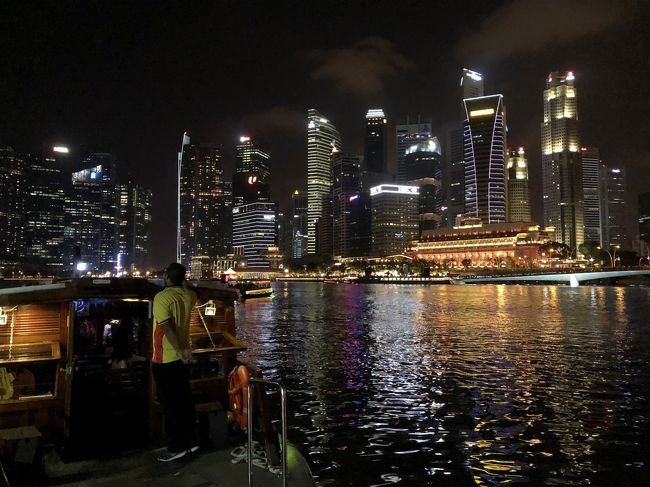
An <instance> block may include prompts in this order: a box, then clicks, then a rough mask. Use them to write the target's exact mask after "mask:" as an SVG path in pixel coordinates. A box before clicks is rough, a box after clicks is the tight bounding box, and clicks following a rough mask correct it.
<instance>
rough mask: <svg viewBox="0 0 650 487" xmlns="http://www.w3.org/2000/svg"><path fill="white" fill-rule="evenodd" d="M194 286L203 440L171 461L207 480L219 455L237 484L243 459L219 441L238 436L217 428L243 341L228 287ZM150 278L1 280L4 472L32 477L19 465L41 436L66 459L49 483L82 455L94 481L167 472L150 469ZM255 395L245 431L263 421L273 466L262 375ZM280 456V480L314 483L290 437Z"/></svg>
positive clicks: (216, 470) (0, 443) (125, 480)
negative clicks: (19, 283) (179, 460)
mask: <svg viewBox="0 0 650 487" xmlns="http://www.w3.org/2000/svg"><path fill="white" fill-rule="evenodd" d="M193 287H194V289H195V290H196V292H197V296H198V301H197V305H196V307H195V309H194V310H193V312H192V320H191V327H190V336H191V339H192V353H193V357H194V358H195V363H194V364H193V365H192V366H191V382H192V391H193V396H194V401H195V404H196V409H197V413H198V415H199V425H203V426H204V428H202V429H201V438H202V443H203V446H206V445H207V446H208V448H207V449H206V451H205V453H203V454H202V455H201V456H200V457H198V460H196V461H190V462H188V463H186V464H182V465H181V466H180V468H181V470H183V469H185V470H186V471H187V472H188V475H190V473H189V472H192V475H194V476H203V477H202V478H204V479H205V481H206V482H211V480H210V479H211V475H214V478H215V479H216V478H217V477H218V476H219V475H220V474H221V470H220V467H219V466H218V465H214V462H217V463H219V462H220V461H225V462H226V463H228V465H227V466H224V468H225V469H226V470H228V471H230V472H231V475H232V476H233V479H240V480H233V483H232V485H234V486H239V485H247V483H246V480H247V479H246V470H247V466H246V465H245V464H240V465H231V462H230V460H231V457H230V455H229V454H228V452H229V451H230V450H229V449H227V451H226V450H224V447H226V446H228V444H229V443H230V447H232V446H233V441H234V442H235V443H236V442H237V440H238V439H239V443H241V442H243V438H241V437H240V438H237V437H235V436H233V435H227V426H226V417H227V414H226V413H227V411H226V410H227V409H228V408H229V401H228V373H229V371H231V370H232V369H233V368H234V367H235V366H236V365H238V364H241V363H242V362H240V361H239V359H238V353H239V352H241V351H243V350H245V349H246V346H245V344H244V343H242V342H241V341H239V340H238V339H237V338H236V328H235V317H234V316H235V315H234V301H235V300H236V298H237V292H236V291H235V290H233V289H231V288H229V287H228V286H226V285H223V284H220V283H216V282H209V283H194V284H193ZM161 289H162V288H161V286H159V285H157V284H156V283H155V282H152V281H148V280H145V279H131V278H120V279H92V278H83V279H76V280H72V281H67V282H59V283H53V284H46V285H37V286H27V287H18V288H10V289H0V378H4V382H0V463H1V464H2V465H4V466H5V467H6V469H7V470H8V476H9V481H11V480H12V475H13V476H14V480H15V481H16V482H17V484H20V485H24V484H29V483H30V478H31V476H36V478H31V480H32V481H34V483H42V482H43V481H44V478H45V477H42V476H40V475H43V471H42V469H39V468H31V467H30V468H27V469H25V468H22V469H21V468H20V467H21V466H22V467H25V465H28V464H29V465H31V464H35V462H36V461H37V460H38V458H39V453H38V452H39V450H40V451H41V453H43V449H44V448H45V446H47V445H51V446H52V448H51V449H50V450H51V451H49V453H48V454H52V453H54V454H56V455H59V456H60V457H61V459H62V460H63V461H64V462H68V463H61V462H58V463H56V466H55V467H53V468H52V466H51V465H50V468H49V469H48V468H45V473H47V474H48V475H49V479H48V480H47V482H49V483H51V482H54V483H55V484H56V485H66V484H68V483H71V484H74V483H75V482H76V480H74V479H77V478H78V476H79V475H80V473H79V472H80V470H79V469H82V470H83V468H84V467H83V466H84V465H85V468H86V469H87V470H88V471H87V472H86V473H84V474H83V475H85V478H84V485H95V483H94V482H95V481H96V482H97V484H100V483H101V484H104V483H106V482H107V481H109V480H110V479H112V478H113V477H114V476H116V475H120V476H121V477H120V478H119V479H117V478H115V481H117V482H118V484H119V485H131V484H132V485H140V484H141V483H143V482H152V481H153V482H154V484H156V483H159V482H162V483H164V482H166V481H168V480H169V479H172V478H173V477H169V479H167V477H166V475H167V476H171V475H178V469H179V466H178V465H176V466H175V470H174V472H172V471H171V470H169V469H167V470H164V469H162V470H161V469H160V468H158V465H156V463H155V454H153V453H152V452H151V448H153V447H156V446H161V444H162V436H163V431H162V417H161V412H160V407H159V404H158V403H157V401H156V398H155V390H154V389H155V388H154V385H153V381H152V379H151V373H150V367H149V365H150V363H149V359H150V356H151V353H150V347H151V346H150V343H151V325H152V323H151V309H152V302H153V297H154V296H155V294H156V293H157V292H159V291H160V290H161ZM246 365H247V367H248V368H249V370H250V371H251V373H252V376H253V377H258V378H259V377H261V372H260V371H259V370H258V369H257V368H256V367H254V366H252V365H248V364H246ZM9 383H10V384H11V385H8V384H9ZM3 384H4V387H3ZM254 394H255V396H254V397H256V398H257V402H256V403H255V407H256V408H257V409H258V412H257V413H255V415H256V416H255V420H254V421H255V422H256V423H255V424H256V427H255V428H254V431H261V432H262V433H261V434H259V438H258V440H260V442H261V443H262V444H263V445H264V446H265V449H266V452H267V457H268V459H269V463H270V464H271V465H272V466H276V467H277V463H278V459H279V458H280V455H279V454H278V451H277V449H278V447H277V445H278V440H277V434H276V433H274V432H273V428H272V426H271V422H270V418H269V417H268V411H269V407H268V404H267V403H266V393H265V391H264V389H263V385H262V384H257V385H256V386H255V391H254ZM26 445H27V446H26ZM219 447H221V448H219ZM26 452H27V453H26ZM125 452H129V454H128V456H126V457H125V456H123V455H124V453H125ZM134 452H135V453H134ZM224 452H225V453H224ZM287 455H288V457H289V462H288V468H289V471H288V474H287V478H288V485H293V486H300V487H302V486H305V485H308V486H311V485H313V478H312V476H311V473H310V472H309V467H308V466H307V464H306V462H305V461H304V458H303V457H302V456H301V455H300V453H299V452H298V451H297V449H295V447H293V446H291V445H289V446H288V447H287ZM49 457H50V458H51V455H50V456H49ZM213 457H214V458H213ZM97 458H100V459H101V461H99V463H97V460H96V459H97ZM134 458H139V459H140V460H139V463H138V465H150V468H148V469H144V470H142V469H141V468H135V467H134V468H131V469H130V468H129V466H128V465H127V464H125V463H124V462H125V461H127V460H128V461H131V462H132V461H133V459H134ZM88 459H90V460H88ZM92 459H95V460H92ZM78 460H88V461H86V462H82V463H78V462H77V461H78ZM89 461H90V462H91V463H89ZM93 461H94V462H95V463H92V462H93ZM202 462H203V463H205V468H204V467H202V465H203V463H202ZM80 465H81V466H80ZM89 465H94V466H92V467H90V466H89ZM111 465H112V466H111ZM75 466H80V467H78V468H77V467H75ZM109 466H110V467H109ZM208 466H209V468H208ZM125 469H126V470H125ZM254 470H255V476H256V479H257V478H258V476H261V477H260V478H263V476H264V475H267V476H270V477H269V479H272V480H270V481H273V482H277V481H278V480H277V478H274V477H275V474H273V473H269V472H268V471H258V470H259V469H257V468H255V469H254ZM70 472H74V473H73V474H71V473H70ZM98 472H99V473H98ZM101 472H104V473H103V474H101ZM71 475H72V477H70V476H71ZM98 475H100V476H101V475H103V476H102V477H101V478H98V477H97V476H98ZM129 475H132V478H129V477H128V476H129ZM71 478H72V479H73V480H70V479H71ZM52 479H54V480H52ZM165 479H167V480H165ZM267 480H268V479H267ZM260 482H261V484H264V483H265V481H262V480H260ZM0 485H2V476H1V475H0Z"/></svg>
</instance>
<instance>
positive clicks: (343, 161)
mask: <svg viewBox="0 0 650 487" xmlns="http://www.w3.org/2000/svg"><path fill="white" fill-rule="evenodd" d="M360 175H361V162H360V161H359V158H358V157H355V156H350V155H348V154H345V153H343V152H335V153H334V154H332V225H333V229H332V240H333V249H332V252H333V254H334V255H335V256H342V257H349V256H350V255H352V254H351V253H350V248H349V247H350V246H349V244H350V239H349V230H350V198H351V197H354V196H356V195H357V194H358V193H359V190H360V183H361V181H360Z"/></svg>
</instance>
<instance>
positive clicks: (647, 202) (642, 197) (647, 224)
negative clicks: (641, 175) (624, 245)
mask: <svg viewBox="0 0 650 487" xmlns="http://www.w3.org/2000/svg"><path fill="white" fill-rule="evenodd" d="M639 239H640V240H641V241H642V242H644V244H645V245H644V250H645V252H644V251H642V252H641V253H642V254H645V255H646V256H647V255H648V251H647V249H648V246H650V193H649V192H643V193H639Z"/></svg>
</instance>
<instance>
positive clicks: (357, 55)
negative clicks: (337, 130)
mask: <svg viewBox="0 0 650 487" xmlns="http://www.w3.org/2000/svg"><path fill="white" fill-rule="evenodd" d="M307 58H308V60H309V61H310V62H312V63H315V64H316V65H317V66H316V67H315V68H314V69H313V70H312V72H311V78H312V79H316V80H320V79H324V80H331V81H334V83H336V86H337V88H338V89H339V90H341V91H343V92H346V93H349V94H352V95H360V96H371V95H376V94H379V93H381V92H382V91H384V83H385V81H386V80H387V79H388V78H392V77H394V76H396V75H398V74H399V73H400V72H401V71H404V70H407V69H410V68H412V67H413V63H412V62H411V61H410V60H409V59H407V58H406V57H405V56H403V55H402V54H400V53H399V52H398V51H397V50H396V49H395V47H394V46H393V44H392V43H391V42H390V41H387V40H386V39H382V38H381V37H366V38H364V39H361V40H359V41H357V42H355V43H354V44H353V45H352V47H348V48H341V49H327V50H321V49H316V50H312V51H309V52H308V53H307Z"/></svg>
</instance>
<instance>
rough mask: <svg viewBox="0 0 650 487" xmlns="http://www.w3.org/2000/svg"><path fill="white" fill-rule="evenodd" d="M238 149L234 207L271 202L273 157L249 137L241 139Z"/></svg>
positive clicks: (234, 182) (234, 179)
mask: <svg viewBox="0 0 650 487" xmlns="http://www.w3.org/2000/svg"><path fill="white" fill-rule="evenodd" d="M236 149H237V158H236V164H235V175H234V176H233V198H234V205H235V206H241V205H247V204H249V203H255V202H256V201H270V189H269V188H270V183H271V155H270V154H269V153H267V152H264V151H262V150H261V149H259V148H258V147H256V146H255V144H254V143H253V140H252V138H251V137H250V136H247V135H246V136H242V137H240V138H239V144H238V145H237V148H236Z"/></svg>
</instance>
